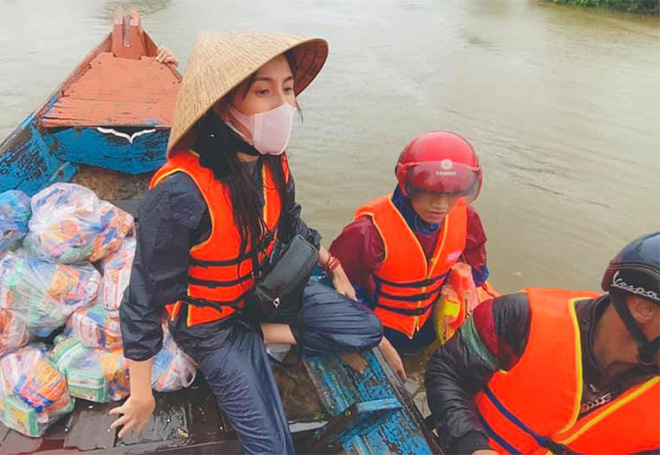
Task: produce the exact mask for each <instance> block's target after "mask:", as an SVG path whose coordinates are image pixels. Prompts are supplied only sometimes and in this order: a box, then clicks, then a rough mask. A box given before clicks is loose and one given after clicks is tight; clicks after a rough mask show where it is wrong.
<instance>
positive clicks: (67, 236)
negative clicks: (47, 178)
mask: <svg viewBox="0 0 660 455" xmlns="http://www.w3.org/2000/svg"><path fill="white" fill-rule="evenodd" d="M29 226H30V232H29V233H28V234H27V236H26V237H25V240H24V241H23V244H24V246H25V247H26V248H27V250H28V251H29V252H30V254H31V255H32V256H34V257H38V258H41V259H45V260H49V261H55V262H60V263H65V264H71V263H76V262H82V261H85V260H87V258H89V256H90V255H91V254H92V252H93V251H94V245H95V243H96V239H97V237H98V235H99V234H100V233H101V232H102V231H103V222H102V218H101V210H100V202H99V199H98V198H97V197H96V194H94V192H93V191H92V190H90V189H88V188H85V187H84V186H80V185H76V184H73V183H55V184H53V185H51V186H49V187H47V188H45V189H43V190H41V191H40V192H38V193H37V194H35V195H34V196H33V197H32V218H31V219H30V225H29Z"/></svg>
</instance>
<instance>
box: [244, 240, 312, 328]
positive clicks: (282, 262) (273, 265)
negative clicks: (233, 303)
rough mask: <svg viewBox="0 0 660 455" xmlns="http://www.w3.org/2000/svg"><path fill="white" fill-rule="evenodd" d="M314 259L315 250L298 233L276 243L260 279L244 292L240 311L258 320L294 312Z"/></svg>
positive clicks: (272, 318)
mask: <svg viewBox="0 0 660 455" xmlns="http://www.w3.org/2000/svg"><path fill="white" fill-rule="evenodd" d="M318 261H319V252H318V250H317V249H316V248H315V247H314V245H312V244H311V243H309V242H308V241H307V240H305V238H304V237H303V236H301V235H300V234H298V235H296V236H295V237H293V239H292V240H291V241H289V242H288V243H284V244H283V243H279V242H278V243H276V245H275V248H274V249H273V253H272V254H271V256H270V260H268V261H267V263H266V265H265V266H264V267H262V269H261V275H260V278H258V279H257V282H256V284H255V285H254V288H252V289H251V290H250V291H248V293H247V294H246V295H245V309H244V310H243V313H244V314H245V315H246V316H247V317H248V319H251V320H253V321H259V322H262V321H265V322H267V321H272V320H274V319H275V318H277V317H278V316H279V315H280V314H282V313H283V312H285V311H286V312H287V313H289V312H291V313H297V312H298V311H299V310H300V307H301V306H302V294H303V291H304V289H305V285H306V284H307V282H308V281H309V278H310V277H311V275H312V272H313V271H314V267H315V266H316V264H318Z"/></svg>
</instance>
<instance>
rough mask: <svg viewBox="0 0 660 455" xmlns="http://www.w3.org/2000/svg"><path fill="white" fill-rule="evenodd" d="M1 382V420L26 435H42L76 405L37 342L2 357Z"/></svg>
mask: <svg viewBox="0 0 660 455" xmlns="http://www.w3.org/2000/svg"><path fill="white" fill-rule="evenodd" d="M0 384H1V385H2V387H0V420H1V421H2V423H4V424H5V425H6V426H7V427H9V428H13V429H14V430H16V431H18V432H20V433H23V434H24V435H26V436H31V437H39V436H41V435H42V434H43V433H44V432H45V431H46V429H47V428H48V426H49V425H50V424H52V423H53V422H55V421H56V420H57V419H59V418H60V417H61V416H63V415H65V414H67V413H69V412H71V411H72V410H73V407H74V405H75V401H74V399H73V398H71V396H70V395H69V393H68V391H67V385H66V379H65V378H64V376H63V375H62V374H61V373H60V372H59V371H58V370H57V369H56V368H55V367H54V366H53V364H52V363H51V362H50V361H49V360H48V357H47V356H46V355H45V350H44V348H43V347H42V346H40V345H28V346H26V347H24V348H21V349H20V350H18V351H16V352H14V353H11V354H7V355H6V356H4V357H2V358H1V359H0Z"/></svg>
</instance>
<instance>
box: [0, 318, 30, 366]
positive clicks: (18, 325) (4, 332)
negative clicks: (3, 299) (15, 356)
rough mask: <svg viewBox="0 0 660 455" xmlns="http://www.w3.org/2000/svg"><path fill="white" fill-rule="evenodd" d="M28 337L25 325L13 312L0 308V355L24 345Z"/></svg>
mask: <svg viewBox="0 0 660 455" xmlns="http://www.w3.org/2000/svg"><path fill="white" fill-rule="evenodd" d="M29 339H30V335H29V333H28V329H27V325H25V323H24V322H23V321H21V320H19V319H18V318H17V317H15V316H14V314H13V313H11V312H9V311H7V310H4V309H2V308H0V356H2V355H4V354H6V353H8V352H10V351H13V350H15V349H18V348H20V347H22V346H25V345H26V344H27V342H28V340H29Z"/></svg>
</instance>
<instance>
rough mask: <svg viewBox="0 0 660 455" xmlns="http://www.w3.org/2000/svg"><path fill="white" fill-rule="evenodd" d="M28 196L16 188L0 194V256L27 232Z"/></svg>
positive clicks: (28, 219)
mask: <svg viewBox="0 0 660 455" xmlns="http://www.w3.org/2000/svg"><path fill="white" fill-rule="evenodd" d="M31 214H32V209H31V208H30V198H29V197H28V196H27V195H26V194H25V193H23V192H22V191H18V190H9V191H5V192H4V193H2V194H0V256H2V255H3V254H4V253H6V252H7V251H9V250H10V249H12V248H14V247H15V246H16V245H18V243H19V242H20V241H21V240H22V239H23V237H25V234H27V232H28V222H29V221H30V215H31Z"/></svg>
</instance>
